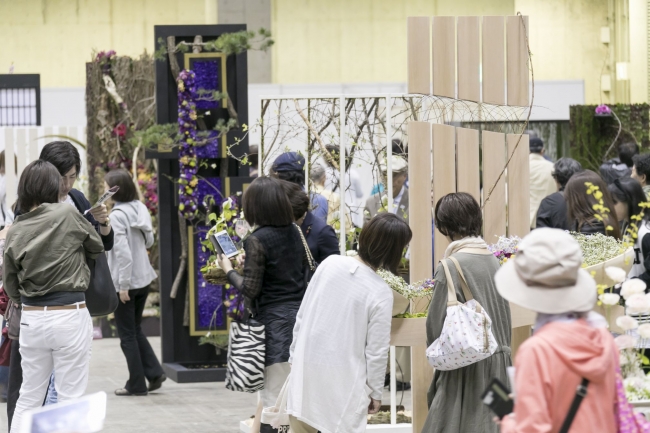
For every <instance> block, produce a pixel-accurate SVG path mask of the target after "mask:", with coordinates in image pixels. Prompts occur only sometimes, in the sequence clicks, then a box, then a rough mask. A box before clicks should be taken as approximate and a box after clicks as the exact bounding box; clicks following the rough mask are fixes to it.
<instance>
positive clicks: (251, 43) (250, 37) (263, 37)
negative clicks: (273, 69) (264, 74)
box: [154, 28, 274, 60]
mask: <svg viewBox="0 0 650 433" xmlns="http://www.w3.org/2000/svg"><path fill="white" fill-rule="evenodd" d="M273 44H274V41H273V39H271V32H270V31H269V30H266V29H264V28H261V29H259V30H258V31H257V32H254V31H246V30H241V31H239V32H234V33H224V34H222V35H221V36H219V37H218V38H217V39H213V40H211V41H206V42H205V43H204V44H203V50H204V51H215V52H219V53H224V54H226V55H227V56H229V55H231V54H240V53H243V52H245V51H248V50H258V51H266V50H268V49H269V48H270V47H271V46H273ZM191 45H192V44H191V43H183V42H181V43H179V44H177V45H176V50H177V51H180V52H183V53H186V52H188V51H189V49H190V46H191ZM166 56H167V42H166V41H165V40H164V39H163V38H158V49H157V50H156V51H155V52H154V58H155V59H156V60H164V59H165V58H166Z"/></svg>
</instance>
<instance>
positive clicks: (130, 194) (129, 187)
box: [104, 168, 138, 203]
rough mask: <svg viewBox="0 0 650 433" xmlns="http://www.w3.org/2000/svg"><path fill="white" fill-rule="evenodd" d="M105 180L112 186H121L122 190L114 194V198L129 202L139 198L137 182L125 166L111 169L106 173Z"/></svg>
mask: <svg viewBox="0 0 650 433" xmlns="http://www.w3.org/2000/svg"><path fill="white" fill-rule="evenodd" d="M104 181H105V182H106V183H107V184H108V186H110V187H111V188H112V187H114V186H118V187H120V190H119V191H117V192H116V193H115V195H114V196H113V200H115V201H120V202H122V203H128V202H130V201H133V200H137V199H138V190H137V189H136V187H135V183H133V179H132V178H131V174H130V173H129V172H128V171H126V170H124V169H123V168H120V169H118V170H111V171H109V172H108V173H106V176H104Z"/></svg>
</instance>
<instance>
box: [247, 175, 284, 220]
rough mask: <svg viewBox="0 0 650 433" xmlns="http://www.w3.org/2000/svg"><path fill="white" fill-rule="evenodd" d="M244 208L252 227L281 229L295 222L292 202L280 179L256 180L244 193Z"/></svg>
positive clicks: (266, 177) (260, 178) (263, 178)
mask: <svg viewBox="0 0 650 433" xmlns="http://www.w3.org/2000/svg"><path fill="white" fill-rule="evenodd" d="M242 207H243V209H244V217H245V218H246V221H247V222H248V224H250V225H251V226H253V225H257V226H260V227H262V226H274V227H281V226H286V225H289V224H291V223H292V222H293V210H292V209H291V202H290V201H289V197H287V195H286V194H285V192H284V189H282V184H281V183H280V180H279V179H275V178H272V177H268V176H263V177H258V178H257V179H255V180H254V181H253V182H252V183H251V184H250V186H249V187H248V188H247V189H246V192H244V197H243V199H242Z"/></svg>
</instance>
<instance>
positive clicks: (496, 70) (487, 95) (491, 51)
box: [482, 17, 506, 105]
mask: <svg viewBox="0 0 650 433" xmlns="http://www.w3.org/2000/svg"><path fill="white" fill-rule="evenodd" d="M504 28H505V26H504V20H503V17H483V29H482V31H483V61H482V71H483V86H482V87H483V102H485V103H488V104H497V105H504V104H505V103H506V89H505V79H506V74H505V58H506V56H505V46H504Z"/></svg>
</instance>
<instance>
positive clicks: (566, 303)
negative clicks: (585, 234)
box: [494, 228, 598, 314]
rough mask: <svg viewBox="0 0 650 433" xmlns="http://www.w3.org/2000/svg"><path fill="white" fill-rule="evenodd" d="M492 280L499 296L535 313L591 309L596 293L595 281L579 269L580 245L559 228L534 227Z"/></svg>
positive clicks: (585, 310)
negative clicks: (513, 255) (512, 257)
mask: <svg viewBox="0 0 650 433" xmlns="http://www.w3.org/2000/svg"><path fill="white" fill-rule="evenodd" d="M494 280H495V282H496V285H497V290H498V291H499V293H500V294H501V296H503V297H504V298H505V299H507V300H508V301H510V302H512V303H515V304H517V305H520V306H522V307H524V308H528V309H529V310H532V311H535V312H538V313H545V314H560V313H568V312H587V311H591V310H592V309H593V307H594V305H595V304H596V300H597V296H598V294H597V290H596V282H595V281H594V279H593V278H592V277H591V275H589V273H588V272H587V271H585V270H584V269H582V252H581V251H580V245H578V242H577V241H576V240H575V239H573V237H572V236H571V235H570V234H569V233H567V232H565V231H563V230H558V229H549V228H541V229H536V230H533V231H532V232H531V233H530V234H529V235H528V236H526V237H525V238H524V239H523V240H522V241H521V242H520V243H519V247H518V251H517V254H516V256H515V258H514V259H511V260H508V262H506V263H505V264H504V265H503V266H502V267H501V269H499V271H498V272H497V273H496V276H495V277H494Z"/></svg>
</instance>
